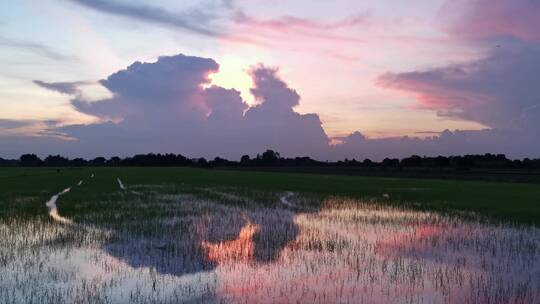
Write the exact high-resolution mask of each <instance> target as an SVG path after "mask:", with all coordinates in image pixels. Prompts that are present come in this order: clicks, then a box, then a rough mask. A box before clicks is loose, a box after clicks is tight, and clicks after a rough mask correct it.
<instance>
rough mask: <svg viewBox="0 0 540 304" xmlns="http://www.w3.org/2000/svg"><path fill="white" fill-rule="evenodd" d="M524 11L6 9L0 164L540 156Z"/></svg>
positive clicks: (539, 49)
mask: <svg viewBox="0 0 540 304" xmlns="http://www.w3.org/2000/svg"><path fill="white" fill-rule="evenodd" d="M538 28H540V2H538V1H534V0H410V1H391V0H380V1H353V0H336V1H316V0H311V1H303V0H297V1H290V0H289V1H281V0H276V1H259V0H249V1H242V0H213V1H211V0H208V1H166V0H154V1H143V0H132V1H127V0H43V1H36V0H34V1H31V0H4V1H2V2H1V3H0V64H1V67H2V68H1V69H0V157H4V158H10V157H18V156H19V155H21V154H23V153H30V152H32V153H37V154H39V155H42V156H45V155H48V154H63V155H67V156H70V157H86V158H91V157H96V156H99V155H104V156H112V155H119V156H129V155H132V154H135V153H150V152H156V153H158V152H159V153H169V152H170V153H182V154H184V155H187V156H193V157H195V156H204V157H208V158H212V157H215V156H222V157H227V158H230V159H238V158H239V157H240V156H241V155H243V154H250V155H255V154H257V153H260V152H262V151H264V150H265V149H274V150H277V151H279V152H280V153H281V154H282V155H284V156H312V157H315V158H317V159H321V160H327V159H328V160H335V159H342V158H345V157H347V158H356V159H364V158H371V159H374V160H378V159H381V158H384V157H405V156H410V155H412V154H418V155H456V154H468V153H504V154H507V155H508V156H509V157H511V158H523V157H540V135H539V134H540V132H538V131H540V119H539V118H540V86H538V81H539V79H540V31H538V30H537V29H538Z"/></svg>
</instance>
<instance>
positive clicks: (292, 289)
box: [124, 199, 540, 303]
mask: <svg viewBox="0 0 540 304" xmlns="http://www.w3.org/2000/svg"><path fill="white" fill-rule="evenodd" d="M322 206H323V207H322V208H320V210H318V211H316V212H315V211H314V210H313V209H309V212H307V211H306V212H302V210H301V208H295V210H294V211H292V208H274V209H268V208H259V209H256V208H255V209H251V210H249V211H247V210H246V209H245V208H237V207H227V206H223V205H221V206H217V205H216V206H213V208H215V210H216V212H213V213H212V214H208V213H206V214H205V215H203V216H200V217H198V218H197V219H196V220H194V221H192V223H191V224H192V226H191V228H190V233H189V234H188V235H190V236H195V237H194V238H193V239H190V240H191V241H190V242H189V244H190V245H189V246H192V248H197V254H196V255H195V256H196V259H201V261H204V262H203V264H204V265H207V266H208V268H207V269H205V270H212V272H213V273H214V274H215V275H216V278H217V279H216V289H215V291H214V292H215V294H216V296H217V297H218V298H220V299H223V300H226V301H229V302H246V301H247V302H257V303H264V302H268V303H275V302H281V303H287V302H295V303H297V302H303V303H317V302H320V303H338V302H339V303H346V302H354V303H535V302H538V301H540V294H539V292H538V291H539V290H540V253H539V252H540V251H539V249H540V232H539V230H538V229H536V228H532V227H514V226H508V225H490V224H486V223H483V222H481V221H474V220H464V219H462V218H460V217H459V216H442V215H438V214H434V213H430V212H418V211H411V210H406V209H400V208H390V207H381V206H380V205H377V204H370V203H364V202H358V201H354V200H347V199H329V200H327V201H326V202H325V203H323V204H322ZM285 207H286V206H285ZM182 248H185V247H182ZM184 254H186V255H187V256H189V254H187V253H186V251H184ZM124 258H125V257H124ZM183 258H184V259H185V258H186V256H184V257H183ZM188 260H189V261H191V262H193V261H192V260H190V259H189V258H188ZM162 261H166V259H165V260H162ZM173 261H175V262H179V261H180V260H178V257H176V260H174V259H173ZM130 264H132V265H136V264H133V263H130ZM158 264H159V263H158ZM195 264H197V263H195ZM147 265H148V264H147ZM156 265H157V264H154V265H153V266H154V267H155V266H156ZM178 265H185V263H180V264H178ZM173 267H175V266H173ZM182 267H184V266H182ZM156 269H158V271H160V270H161V268H160V267H156ZM188 270H191V271H193V270H194V269H192V268H188ZM187 272H188V271H186V269H184V271H183V273H187Z"/></svg>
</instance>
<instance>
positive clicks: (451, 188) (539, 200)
mask: <svg viewBox="0 0 540 304" xmlns="http://www.w3.org/2000/svg"><path fill="white" fill-rule="evenodd" d="M91 173H94V174H95V175H96V179H94V180H88V177H89V175H90V174H91ZM117 177H118V178H121V179H122V180H123V181H124V183H126V184H127V185H137V184H153V185H159V184H162V185H178V186H184V187H190V188H201V187H242V188H248V189H254V190H267V191H295V192H302V193H307V194H313V195H318V196H349V197H353V198H360V199H375V200H376V201H377V202H380V203H385V204H398V205H400V204H407V205H408V206H410V207H413V208H418V209H428V210H435V211H443V212H446V211H455V210H460V211H476V212H479V213H480V214H483V215H487V216H489V217H491V218H495V219H500V220H504V221H515V222H519V223H527V224H528V223H532V224H536V225H538V224H540V185H539V184H525V183H502V182H496V183H495V182H480V181H453V180H429V179H411V178H381V177H359V176H334V175H317V174H295V173H270V172H253V171H250V172H239V171H227V170H212V169H197V168H58V169H57V168H2V169H1V170H0V216H2V215H6V214H11V215H13V214H19V215H21V214H46V207H45V206H44V204H43V202H44V201H46V200H47V199H48V198H49V197H50V196H51V195H53V194H55V193H57V192H59V191H60V190H62V189H64V188H65V187H67V186H71V185H75V184H76V183H77V182H78V181H79V180H81V179H85V183H87V184H86V186H85V187H83V188H81V189H80V190H78V191H74V192H72V193H69V194H68V195H67V196H66V198H69V199H68V200H69V201H78V200H82V199H84V200H89V198H91V197H92V196H96V195H102V194H107V193H111V192H114V191H116V190H117V189H118V185H117V183H116V178H117ZM15 198H17V199H15ZM14 202H16V203H14Z"/></svg>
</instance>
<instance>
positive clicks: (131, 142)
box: [0, 55, 540, 160]
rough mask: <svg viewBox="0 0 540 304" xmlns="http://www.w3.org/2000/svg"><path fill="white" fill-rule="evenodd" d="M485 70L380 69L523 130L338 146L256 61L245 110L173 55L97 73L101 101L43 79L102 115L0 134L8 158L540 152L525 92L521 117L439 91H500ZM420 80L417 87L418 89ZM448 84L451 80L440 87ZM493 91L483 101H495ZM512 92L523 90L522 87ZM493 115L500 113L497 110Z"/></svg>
mask: <svg viewBox="0 0 540 304" xmlns="http://www.w3.org/2000/svg"><path fill="white" fill-rule="evenodd" d="M487 61H488V62H489V60H487ZM503 66H504V65H503ZM507 66H508V67H511V66H518V67H521V65H517V64H516V63H514V64H510V63H508V64H507ZM484 69H488V68H485V67H484V65H483V64H478V67H476V68H474V69H471V72H469V71H467V70H465V68H463V70H462V71H459V69H455V68H454V70H452V69H451V68H447V69H441V70H440V71H439V70H434V71H431V72H429V73H428V72H417V73H412V74H404V75H399V74H396V75H386V76H385V77H384V78H386V79H385V80H384V81H386V82H388V83H387V85H392V86H394V87H397V86H400V87H399V88H401V89H409V88H414V89H415V92H420V93H422V94H426V95H427V96H428V97H427V100H431V99H434V100H435V101H433V102H432V101H430V102H429V103H427V104H428V105H432V106H433V105H440V104H444V105H445V106H444V109H445V110H448V109H450V108H459V109H460V111H461V112H459V113H460V114H459V115H462V116H463V117H474V119H475V120H477V121H482V122H484V123H486V124H491V125H493V126H498V125H499V124H500V121H512V120H513V119H514V118H519V119H521V121H523V124H522V127H521V128H514V129H504V128H493V129H486V130H481V131H454V132H451V131H445V132H443V133H441V134H440V135H438V136H433V137H428V138H425V139H421V138H414V137H401V138H383V139H371V138H368V137H366V136H364V135H362V134H361V133H360V132H354V133H352V134H351V135H349V136H346V137H344V138H341V142H342V143H341V144H338V145H334V146H330V145H329V138H328V136H327V134H326V133H325V131H324V129H323V127H322V123H321V120H320V118H319V116H318V115H317V114H300V113H298V112H296V111H295V110H294V108H295V107H296V106H298V105H299V103H300V100H301V97H300V94H299V93H298V92H297V91H296V90H294V89H293V88H290V87H289V86H288V84H287V83H286V82H285V81H284V80H282V79H281V78H280V76H279V71H278V70H277V69H275V68H269V67H266V66H263V65H257V66H255V67H253V68H252V69H251V70H250V71H249V74H250V75H251V77H252V80H253V87H252V89H251V93H252V94H253V96H254V97H255V99H256V101H257V104H256V105H254V106H251V107H249V106H248V104H247V103H246V102H245V101H244V100H243V99H242V97H241V96H240V92H238V91H237V90H234V89H225V88H222V87H219V86H215V85H210V80H209V75H210V74H211V73H215V72H217V71H218V70H219V65H218V63H217V62H215V61H214V60H213V59H210V58H200V57H194V56H185V55H176V56H164V57H160V58H159V59H158V60H157V61H156V62H151V63H141V62H135V63H133V64H132V65H130V66H129V67H127V68H126V69H124V70H121V71H118V72H116V73H114V74H112V75H110V76H109V77H107V78H106V79H104V80H101V81H100V83H101V85H103V86H104V87H106V88H107V89H108V90H109V91H110V92H111V96H112V97H110V98H105V99H102V100H98V101H92V102H88V101H86V100H84V99H82V98H81V96H80V94H78V93H77V92H78V89H77V85H76V84H73V86H71V85H68V84H69V83H67V84H66V83H44V84H46V85H47V86H46V87H48V88H49V89H53V90H56V91H59V92H63V93H67V94H72V95H73V99H72V101H71V103H72V105H73V106H74V107H75V109H77V110H78V111H80V112H82V113H86V114H90V115H93V116H95V117H97V118H98V119H97V121H98V122H97V123H93V124H89V125H68V126H62V127H56V126H55V125H48V126H46V130H45V131H44V132H42V133H41V136H39V137H24V136H20V135H18V136H13V135H12V136H8V137H6V136H4V137H1V140H2V145H0V146H1V147H2V148H0V153H2V155H3V156H14V157H17V156H18V155H14V153H15V151H17V152H16V153H19V154H20V153H23V152H35V153H47V154H48V153H55V154H56V153H62V154H66V155H69V156H73V157H75V156H83V157H94V156H98V155H105V156H112V155H119V156H127V155H132V154H135V153H150V152H154V153H170V152H173V153H182V154H184V155H188V156H204V157H207V158H213V157H215V156H221V157H227V158H230V159H238V158H239V157H240V156H241V155H243V154H250V155H252V156H253V155H254V154H256V153H260V152H261V151H264V150H265V149H274V150H277V151H279V152H280V153H281V154H282V155H284V156H291V157H292V156H311V157H314V158H317V159H321V160H325V159H329V160H335V159H343V158H345V157H348V158H353V157H354V158H357V159H364V158H371V159H373V160H380V159H382V158H384V157H405V156H409V155H411V154H421V155H451V154H464V153H488V152H489V153H506V154H508V155H509V156H510V157H526V156H533V157H534V156H538V155H540V136H538V135H537V134H538V132H535V131H536V130H537V126H538V119H537V118H536V117H538V116H536V115H538V114H539V112H540V108H539V107H537V106H536V105H534V104H533V103H532V102H528V100H529V99H527V100H526V101H520V102H519V103H518V102H517V101H516V105H519V106H515V107H517V108H519V109H521V108H522V107H526V108H525V109H526V111H525V112H524V115H521V116H520V114H519V113H520V112H519V111H517V110H515V109H514V110H512V109H513V108H511V107H507V106H506V104H505V103H504V102H503V101H500V102H499V103H500V105H498V106H488V107H487V108H490V107H491V108H493V109H503V110H504V111H499V112H497V111H496V110H493V109H486V110H485V111H483V112H482V111H480V109H481V107H479V108H476V107H472V106H471V105H470V104H469V103H467V102H461V101H459V102H457V101H455V100H454V99H448V98H447V95H445V94H441V92H458V93H456V94H458V95H459V94H463V95H464V96H469V95H468V94H470V93H471V92H473V93H474V94H477V93H478V92H480V93H482V94H477V95H482V96H483V95H489V94H490V93H491V94H492V95H493V96H495V97H497V96H499V97H500V94H499V92H498V91H497V90H498V89H496V88H497V86H493V84H492V83H484V82H483V81H488V80H483V79H482V77H486V75H492V74H493V73H495V72H494V71H492V70H489V69H488V71H484ZM424 73H428V74H424ZM505 73H507V71H505V70H504V69H503V70H502V71H500V74H496V73H495V74H493V75H495V76H496V77H501V75H504V74H505ZM439 74H442V75H439ZM446 74H449V75H450V76H447V75H446ZM479 75H482V77H481V76H479ZM411 79H413V80H411ZM448 79H450V80H448ZM503 80H504V81H506V82H508V83H509V84H510V85H512V86H514V89H516V88H520V89H523V90H524V89H526V86H521V85H520V84H518V83H514V82H512V78H511V77H510V78H504V79H503ZM523 81H525V80H523ZM417 84H418V86H419V87H421V88H422V90H418V88H417V87H416V85H417ZM449 84H451V85H452V86H451V87H450V88H446V87H445V86H449ZM493 87H495V89H493ZM478 88H481V89H482V90H483V91H482V90H480V91H479V89H478ZM492 90H495V91H492ZM528 92H530V91H528ZM535 92H536V91H535ZM496 93H497V94H496ZM493 96H492V98H487V99H486V100H485V101H484V100H483V101H482V102H486V103H487V102H493V100H494V99H493ZM504 96H506V95H504ZM516 96H524V97H526V96H528V94H525V93H523V94H521V95H519V94H518V95H516ZM501 100H503V99H501ZM505 107H506V108H505ZM477 109H478V112H476V110H477ZM510 110H512V111H510ZM522 112H523V111H522ZM449 113H450V112H448V113H446V115H450V114H449ZM456 113H457V112H456ZM497 113H506V114H505V115H503V116H501V115H499V116H497ZM509 113H511V114H509ZM473 114H474V115H476V116H474V115H473ZM452 115H453V114H452ZM456 115H458V114H456ZM501 117H503V118H504V119H502V118H501ZM0 124H4V125H5V127H8V128H10V127H17V126H19V125H20V124H17V123H16V122H12V121H6V122H3V123H2V122H1V121H0ZM0 135H1V134H0ZM59 135H61V136H62V137H60V136H59ZM66 139H69V140H66Z"/></svg>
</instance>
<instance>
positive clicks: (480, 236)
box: [0, 168, 540, 304]
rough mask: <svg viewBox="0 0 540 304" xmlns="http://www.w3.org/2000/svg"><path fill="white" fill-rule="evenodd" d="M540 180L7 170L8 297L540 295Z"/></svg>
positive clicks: (468, 298)
mask: <svg viewBox="0 0 540 304" xmlns="http://www.w3.org/2000/svg"><path fill="white" fill-rule="evenodd" d="M121 185H122V187H121ZM124 186H125V187H124ZM68 187H69V188H68ZM538 188H539V187H538V185H535V184H522V183H520V184H510V183H486V182H469V181H440V180H426V179H391V178H374V177H370V178H367V177H347V176H332V175H312V174H285V173H264V172H253V171H250V172H239V171H224V170H211V169H195V168H9V169H6V170H1V171H0V303H6V304H19V303H25V304H29V303H30V304H33V303H36V304H38V303H39V304H49V303H50V304H53V303H54V304H58V303H66V304H67V303H81V304H86V303H87V304H94V303H126V304H127V303H129V304H133V303H140V304H147V303H148V304H157V303H255V302H256V303H381V304H382V303H470V304H473V303H475V304H479V303H480V304H483V303H486V304H487V303H495V304H499V303H500V304H503V303H505V304H506V303H515V304H518V303H519V304H525V303H539V301H540V294H539V293H538V290H540V263H539V262H538V261H540V229H538V228H537V227H534V226H530V225H525V224H527V223H533V224H537V225H538V224H539V219H540V212H539V210H538V201H539V197H540V193H539V191H538ZM59 193H60V194H61V196H57V195H58V194H59ZM53 195H54V196H53ZM51 197H52V198H55V197H56V198H59V199H58V200H57V201H56V202H53V200H49V199H51ZM45 202H47V206H48V207H49V208H51V209H50V210H48V208H47V207H46V204H45ZM51 202H53V203H51ZM56 207H58V210H56ZM414 209H417V210H414ZM418 209H420V210H418ZM431 210H433V211H431ZM49 211H50V212H51V213H50V216H49ZM54 211H58V213H55V212H54ZM434 211H436V212H434ZM462 211H478V213H472V212H462ZM484 215H487V216H484ZM487 219H492V220H493V221H491V220H487ZM499 220H503V221H499Z"/></svg>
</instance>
